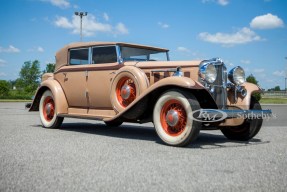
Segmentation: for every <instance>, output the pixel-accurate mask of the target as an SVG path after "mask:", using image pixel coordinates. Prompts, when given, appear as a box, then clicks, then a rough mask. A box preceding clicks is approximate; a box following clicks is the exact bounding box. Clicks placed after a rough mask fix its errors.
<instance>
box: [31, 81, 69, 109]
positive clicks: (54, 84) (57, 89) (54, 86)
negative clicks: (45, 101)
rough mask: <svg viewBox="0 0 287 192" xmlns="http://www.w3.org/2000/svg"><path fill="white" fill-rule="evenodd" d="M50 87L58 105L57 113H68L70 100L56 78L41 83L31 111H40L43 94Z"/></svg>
mask: <svg viewBox="0 0 287 192" xmlns="http://www.w3.org/2000/svg"><path fill="white" fill-rule="evenodd" d="M48 89H49V90H50V91H51V92H52V93H53V96H54V99H55V104H56V106H57V114H60V113H61V114H62V113H68V102H67V99H66V96H65V94H64V92H63V89H62V87H61V85H60V84H59V83H58V81H56V80H54V79H48V80H46V81H43V82H42V83H41V86H40V87H39V88H38V90H37V92H36V94H35V97H34V100H33V102H32V105H31V108H30V110H29V111H39V104H40V100H41V97H42V94H43V93H44V92H45V91H46V90H48Z"/></svg>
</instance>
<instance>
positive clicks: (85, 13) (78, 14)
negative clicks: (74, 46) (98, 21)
mask: <svg viewBox="0 0 287 192" xmlns="http://www.w3.org/2000/svg"><path fill="white" fill-rule="evenodd" d="M75 15H77V16H80V18H81V28H80V36H81V41H82V40H83V34H82V22H83V16H87V15H88V12H78V11H76V12H75Z"/></svg>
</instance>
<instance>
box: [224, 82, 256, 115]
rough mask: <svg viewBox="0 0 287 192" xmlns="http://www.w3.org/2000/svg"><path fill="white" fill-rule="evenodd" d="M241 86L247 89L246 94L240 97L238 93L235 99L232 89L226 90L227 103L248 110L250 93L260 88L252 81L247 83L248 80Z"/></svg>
mask: <svg viewBox="0 0 287 192" xmlns="http://www.w3.org/2000/svg"><path fill="white" fill-rule="evenodd" d="M241 86H242V87H243V88H245V89H246V91H247V94H246V96H245V97H242V96H241V95H240V94H238V96H237V101H235V100H234V97H235V96H234V91H233V90H230V91H229V92H228V101H227V104H228V105H230V106H236V107H239V108H240V109H244V110H248V109H249V107H250V101H251V96H252V94H253V93H256V92H260V91H261V89H260V88H259V87H258V86H257V85H255V84H253V83H249V82H245V83H243V84H242V85H241Z"/></svg>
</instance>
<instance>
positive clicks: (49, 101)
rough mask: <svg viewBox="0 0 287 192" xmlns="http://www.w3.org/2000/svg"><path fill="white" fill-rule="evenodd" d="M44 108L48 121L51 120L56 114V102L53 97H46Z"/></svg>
mask: <svg viewBox="0 0 287 192" xmlns="http://www.w3.org/2000/svg"><path fill="white" fill-rule="evenodd" d="M42 110H43V115H44V118H45V119H46V121H51V120H52V119H53V117H54V115H55V102H54V100H53V98H52V97H50V96H48V97H46V98H45V100H44V103H43V109H42Z"/></svg>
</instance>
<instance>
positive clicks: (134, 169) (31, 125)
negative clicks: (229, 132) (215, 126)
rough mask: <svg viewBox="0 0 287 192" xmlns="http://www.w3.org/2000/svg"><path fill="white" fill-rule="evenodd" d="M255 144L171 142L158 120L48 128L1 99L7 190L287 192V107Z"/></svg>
mask: <svg viewBox="0 0 287 192" xmlns="http://www.w3.org/2000/svg"><path fill="white" fill-rule="evenodd" d="M264 108H271V109H272V110H273V112H274V113H276V115H277V119H275V120H274V119H273V120H270V121H268V122H266V123H265V124H264V127H263V128H262V129H261V131H260V132H259V134H258V135H257V136H256V138H255V139H253V140H251V141H250V142H232V141H229V140H227V139H226V138H225V137H224V136H223V135H222V134H221V133H220V131H202V132H201V134H200V136H199V138H198V140H197V141H196V142H195V143H193V144H192V145H190V146H189V147H187V148H175V147H169V146H165V145H163V144H162V143H161V142H160V140H159V138H158V137H157V135H156V133H155V131H154V129H153V127H152V124H144V125H132V124H123V125H122V126H121V127H119V128H109V127H106V126H105V125H104V124H103V123H102V122H98V121H92V120H80V119H65V121H64V124H63V127H62V129H55V130H52V129H44V128H42V127H41V125H40V120H39V117H38V113H37V112H33V113H28V112H27V110H25V109H24V103H0V191H1V192H2V191H69V192H70V191H131V192H134V191H176V192H180V191H286V190H287V133H286V132H287V129H286V128H287V127H286V119H287V106H282V105H276V106H264Z"/></svg>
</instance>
